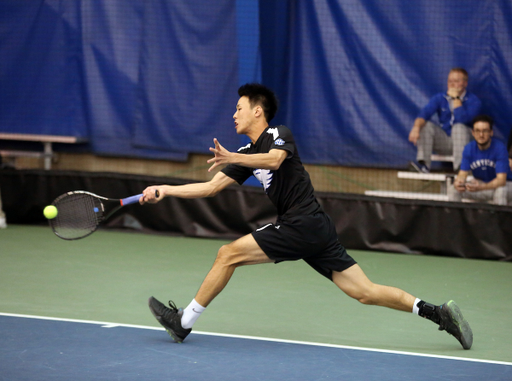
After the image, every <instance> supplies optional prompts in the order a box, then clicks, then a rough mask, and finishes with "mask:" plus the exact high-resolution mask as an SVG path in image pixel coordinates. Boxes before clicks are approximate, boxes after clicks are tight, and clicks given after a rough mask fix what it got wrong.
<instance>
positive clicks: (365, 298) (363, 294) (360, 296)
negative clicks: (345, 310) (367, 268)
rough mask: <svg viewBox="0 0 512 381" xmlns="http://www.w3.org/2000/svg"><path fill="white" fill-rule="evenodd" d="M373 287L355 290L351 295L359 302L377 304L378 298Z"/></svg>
mask: <svg viewBox="0 0 512 381" xmlns="http://www.w3.org/2000/svg"><path fill="white" fill-rule="evenodd" d="M373 289H374V288H373V287H366V288H364V289H359V290H354V291H353V292H352V293H350V294H349V296H350V297H352V298H354V299H356V300H357V301H358V302H359V303H362V304H366V305H374V304H377V299H376V297H375V292H374V290H373Z"/></svg>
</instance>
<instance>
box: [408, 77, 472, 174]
mask: <svg viewBox="0 0 512 381" xmlns="http://www.w3.org/2000/svg"><path fill="white" fill-rule="evenodd" d="M467 86H468V73H467V71H466V70H464V69H463V68H453V69H451V70H450V73H449V74H448V90H447V92H446V93H439V94H436V95H434V96H433V97H432V98H431V99H430V101H429V102H428V104H427V105H426V106H425V107H424V108H423V109H422V110H421V111H420V113H419V115H418V117H417V118H416V120H415V121H414V125H413V127H412V130H411V132H410V134H409V141H410V142H411V143H413V144H414V145H415V146H417V147H418V153H417V155H416V162H412V163H411V164H412V166H413V167H414V169H416V170H417V171H418V172H422V173H429V172H430V164H431V159H430V157H431V155H432V153H433V152H435V153H437V154H440V155H453V157H454V161H453V169H454V171H457V170H458V169H459V167H460V162H461V160H462V150H463V149H464V146H465V145H466V144H468V143H469V141H470V140H471V128H470V127H469V125H470V123H471V121H472V120H473V118H474V117H476V116H477V115H478V114H479V112H480V108H481V106H482V102H480V100H479V99H478V98H477V96H476V95H474V94H472V93H470V92H468V91H467V90H466V88H467ZM434 114H437V119H438V120H437V121H434V120H431V118H432V117H433V116H434Z"/></svg>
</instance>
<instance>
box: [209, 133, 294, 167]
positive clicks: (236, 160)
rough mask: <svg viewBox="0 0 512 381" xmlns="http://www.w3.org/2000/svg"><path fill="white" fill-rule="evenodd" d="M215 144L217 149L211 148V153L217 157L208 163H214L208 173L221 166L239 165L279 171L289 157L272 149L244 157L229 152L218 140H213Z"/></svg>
mask: <svg viewBox="0 0 512 381" xmlns="http://www.w3.org/2000/svg"><path fill="white" fill-rule="evenodd" d="M213 142H214V143H215V148H210V151H211V152H213V154H214V155H215V156H214V157H213V158H211V159H210V160H208V161H207V162H208V163H213V165H212V166H211V167H210V169H209V170H208V171H211V170H212V169H214V168H215V167H217V166H218V165H221V164H238V165H242V166H244V167H249V168H259V169H270V170H277V169H279V167H280V166H281V164H282V162H283V161H284V160H285V159H286V157H287V156H288V152H287V151H285V150H282V149H271V150H270V152H268V153H255V154H250V155H244V154H240V153H236V152H229V151H228V150H227V149H225V148H224V147H223V146H221V145H220V143H219V142H218V140H217V139H213Z"/></svg>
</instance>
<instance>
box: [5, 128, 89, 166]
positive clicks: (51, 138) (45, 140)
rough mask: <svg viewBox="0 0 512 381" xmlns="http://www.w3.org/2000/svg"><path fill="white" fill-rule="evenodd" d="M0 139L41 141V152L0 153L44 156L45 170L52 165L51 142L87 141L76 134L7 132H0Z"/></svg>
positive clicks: (18, 155)
mask: <svg viewBox="0 0 512 381" xmlns="http://www.w3.org/2000/svg"><path fill="white" fill-rule="evenodd" d="M0 140H11V141H14V140H15V141H26V142H40V143H42V144H43V151H42V152H41V151H22V150H0V155H1V156H2V157H37V158H41V157H42V158H44V169H46V170H49V169H51V167H52V158H53V157H54V155H55V154H54V152H53V147H52V144H53V143H65V144H79V143H86V142H87V139H85V138H80V137H76V136H61V135H37V134H16V133H8V132H0Z"/></svg>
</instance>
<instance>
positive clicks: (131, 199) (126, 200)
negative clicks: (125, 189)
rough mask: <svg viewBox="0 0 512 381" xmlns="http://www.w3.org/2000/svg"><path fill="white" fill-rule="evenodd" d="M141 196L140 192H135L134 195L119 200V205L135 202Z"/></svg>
mask: <svg viewBox="0 0 512 381" xmlns="http://www.w3.org/2000/svg"><path fill="white" fill-rule="evenodd" d="M141 197H142V193H141V194H137V195H135V196H130V197H126V198H123V199H121V200H120V202H121V205H130V204H135V203H136V202H139V199H140V198H141Z"/></svg>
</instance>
